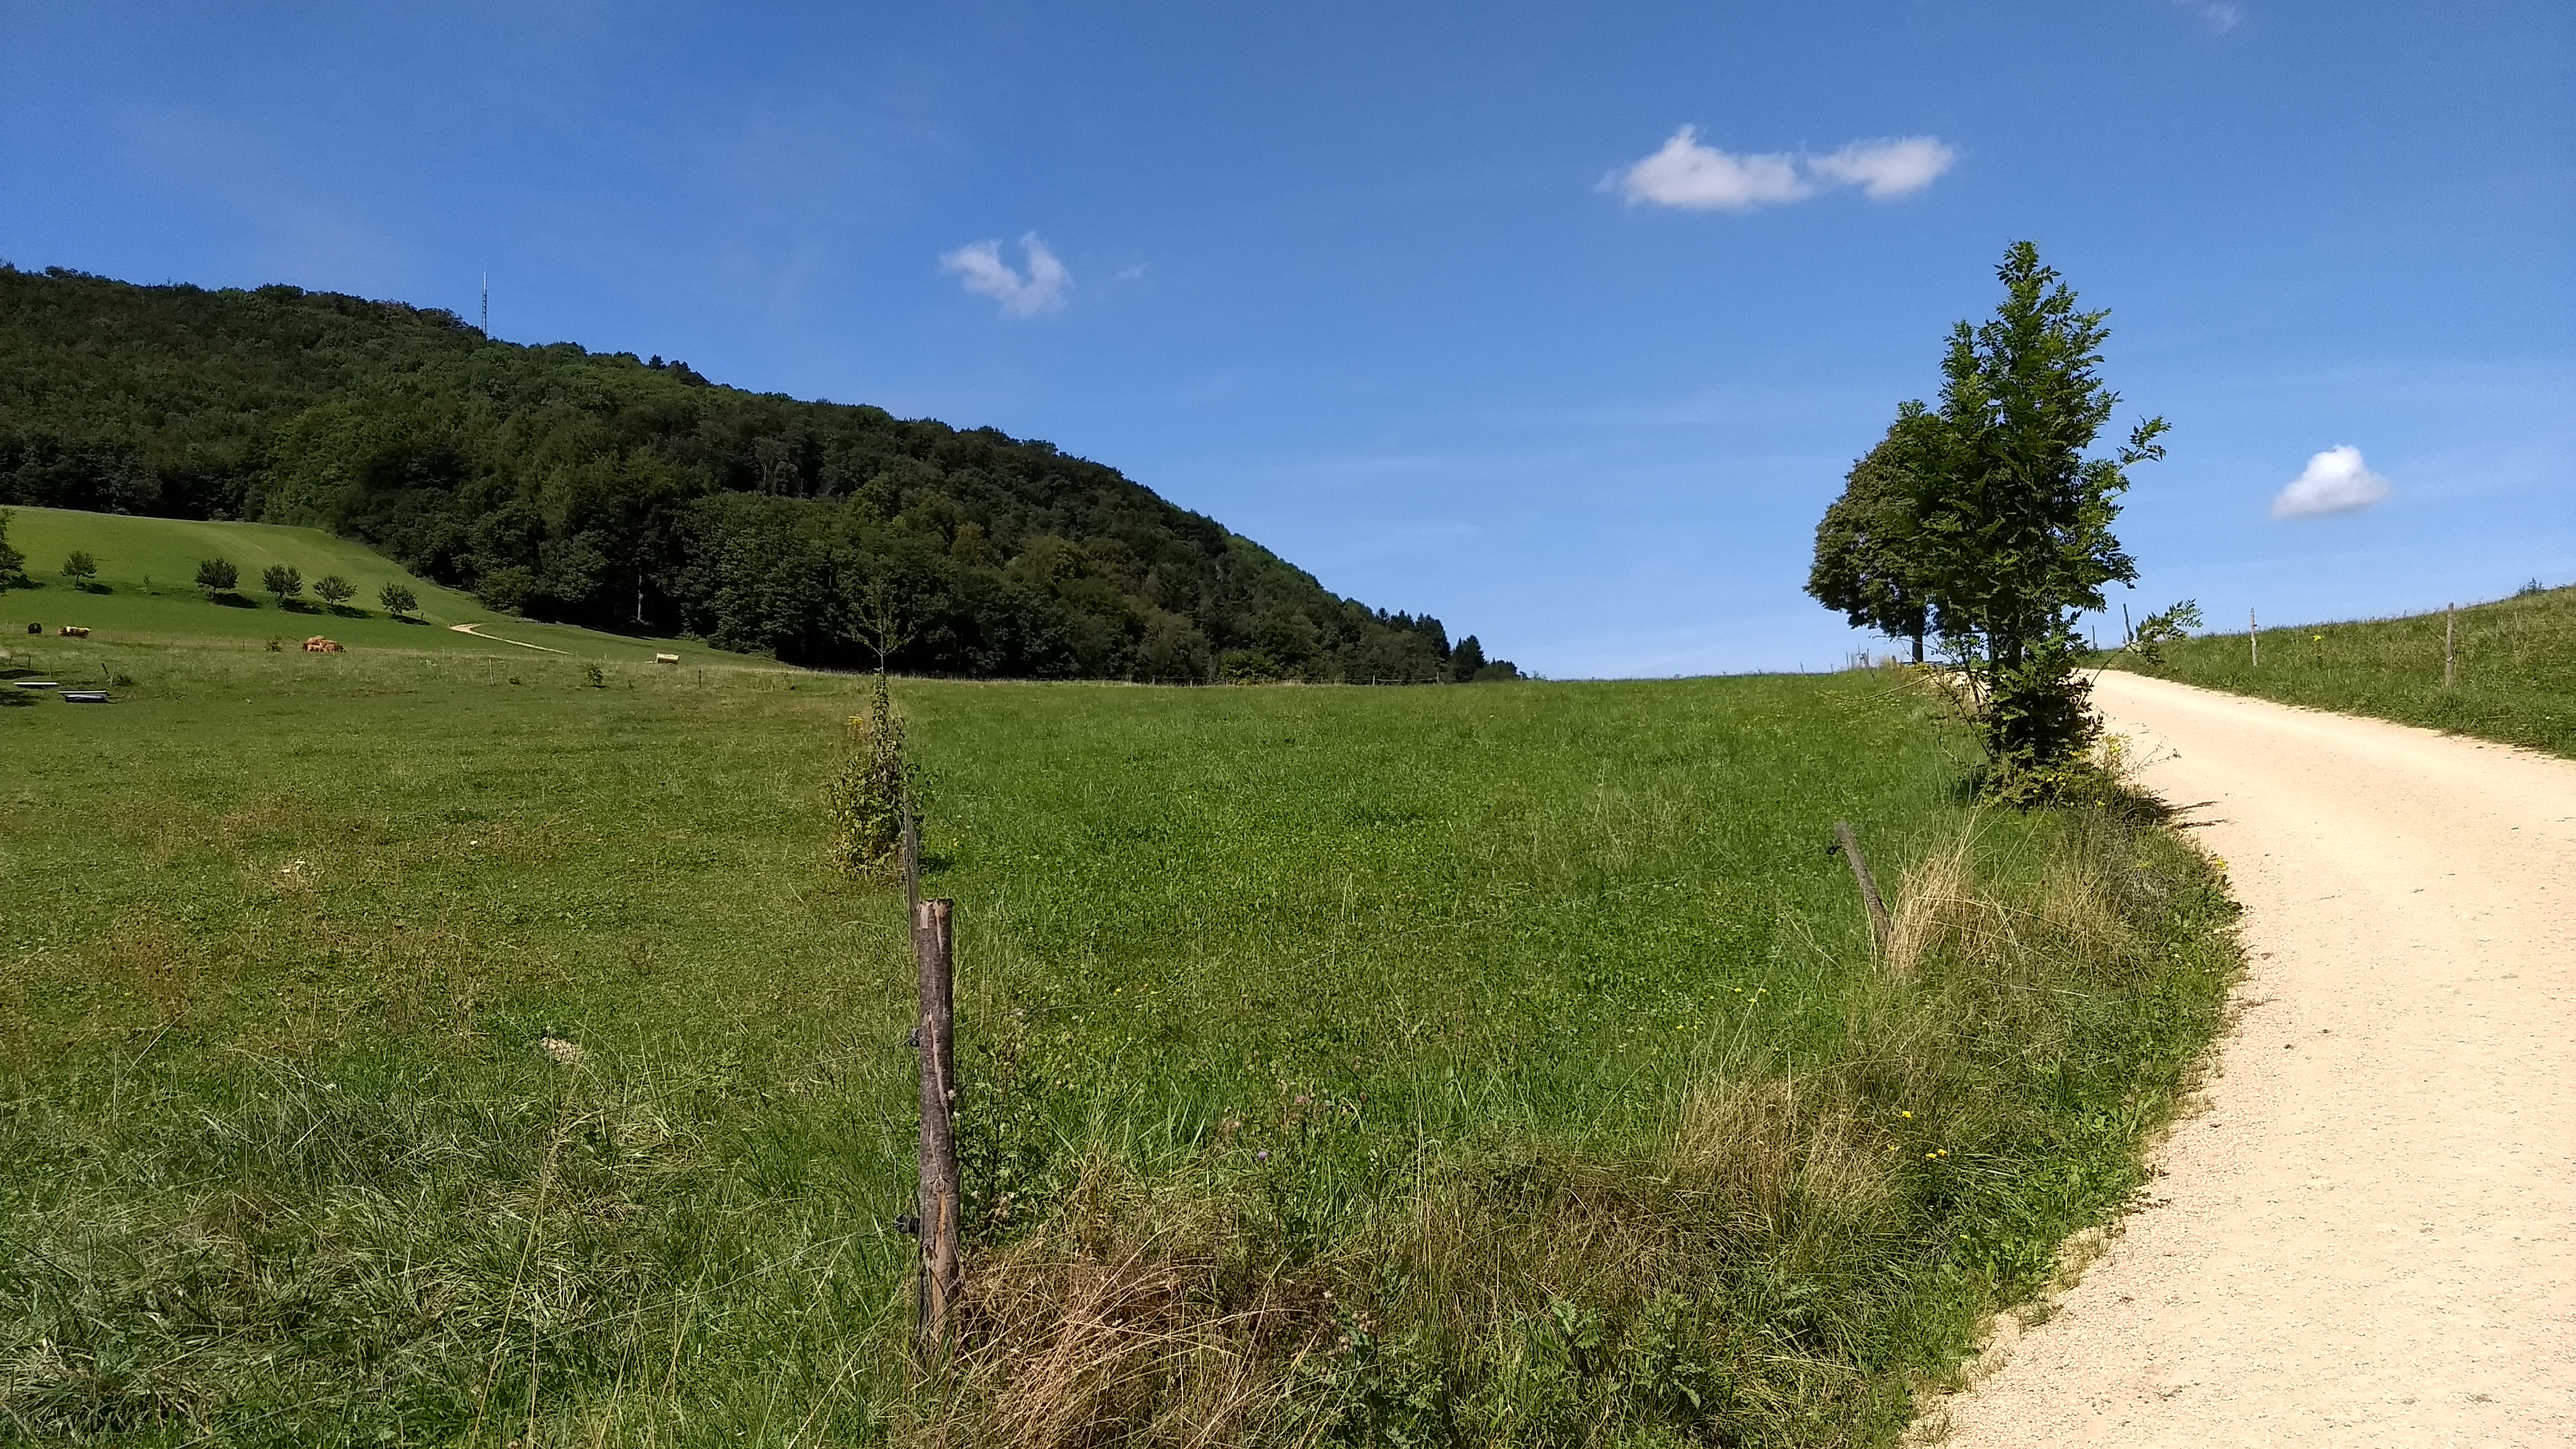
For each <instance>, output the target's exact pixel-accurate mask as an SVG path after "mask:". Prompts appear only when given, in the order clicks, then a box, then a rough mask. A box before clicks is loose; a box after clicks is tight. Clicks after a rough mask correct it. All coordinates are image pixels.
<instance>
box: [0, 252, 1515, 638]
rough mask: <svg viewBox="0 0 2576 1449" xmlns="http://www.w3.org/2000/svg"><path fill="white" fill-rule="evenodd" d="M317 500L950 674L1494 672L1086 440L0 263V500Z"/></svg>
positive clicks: (124, 506) (464, 562)
mask: <svg viewBox="0 0 2576 1449" xmlns="http://www.w3.org/2000/svg"><path fill="white" fill-rule="evenodd" d="M9 503H22V504H28V505H35V506H44V507H54V508H81V509H91V510H96V511H103V512H116V513H136V514H153V515H160V516H165V517H174V518H211V519H225V518H239V519H250V520H254V521H260V522H269V523H288V524H303V525H311V526H317V527H323V528H329V529H333V530H335V531H337V532H339V533H341V534H344V535H347V536H349V537H353V538H357V539H360V540H363V541H364V542H366V543H368V544H369V545H371V546H373V547H375V548H378V549H380V550H382V551H384V552H385V553H387V554H389V555H391V556H392V557H394V558H396V559H398V560H400V561H401V562H402V563H403V564H404V565H405V566H406V567H409V568H411V569H413V570H415V571H416V572H418V573H420V574H422V575H423V576H425V577H428V578H433V579H436V580H439V581H440V582H442V583H448V584H453V585H456V586H458V587H462V588H468V589H471V590H473V591H474V592H475V593H476V594H477V595H478V596H479V597H480V598H481V599H482V600H483V601H484V602H485V603H486V604H487V605H490V606H492V607H495V608H500V609H505V610H510V611H515V612H522V613H525V614H527V615H529V616H531V617H533V618H540V619H548V620H555V621H560V622H564V623H574V624H583V625H587V626H590V627H593V628H603V629H616V630H623V631H628V632H644V633H657V634H681V633H685V634H691V635H695V636H697V637H700V638H703V639H705V640H707V641H708V642H709V643H712V644H715V645H717V646H719V647H722V648H727V649H738V650H745V651H755V652H767V653H774V654H775V655H777V657H779V658H780V659H783V660H787V661H790V662H794V663H801V664H812V665H822V666H843V667H846V666H853V665H873V664H875V663H877V662H878V649H879V647H880V646H883V647H884V648H885V650H886V654H887V658H886V661H885V662H887V663H888V664H890V665H891V666H892V667H893V668H895V669H898V670H905V671H910V672H915V673H926V674H948V675H965V676H978V677H991V676H1019V677H1034V678H1048V677H1089V678H1107V679H1137V680H1151V681H1166V682H1199V681H1212V680H1262V679H1298V680H1310V681H1318V682H1323V681H1337V680H1339V681H1352V682H1360V683H1367V682H1379V681H1384V682H1404V683H1428V682H1437V681H1463V680H1476V679H1495V678H1511V677H1514V674H1515V671H1514V670H1513V668H1512V666H1511V665H1510V664H1509V663H1508V662H1506V661H1499V660H1497V661H1489V660H1487V659H1486V657H1485V655H1484V651H1483V649H1482V647H1481V645H1480V644H1479V642H1478V641H1477V640H1476V639H1475V638H1473V637H1472V636H1470V637H1468V638H1465V639H1461V640H1459V641H1458V642H1457V644H1456V645H1455V646H1454V647H1453V646H1452V645H1451V643H1450V641H1449V638H1448V634H1447V631H1446V630H1445V629H1444V628H1443V626H1442V625H1441V622H1440V621H1439V620H1438V619H1434V618H1431V617H1429V616H1427V615H1425V616H1420V617H1416V616H1413V615H1408V614H1402V613H1386V612H1383V611H1379V610H1373V609H1370V608H1368V607H1367V606H1365V605H1363V604H1360V603H1358V602H1356V601H1354V600H1349V599H1343V598H1340V597H1337V596H1335V595H1334V594H1332V593H1330V592H1328V591H1326V590H1325V589H1324V588H1323V587H1322V586H1321V585H1320V584H1318V583H1317V582H1316V581H1315V579H1314V578H1313V577H1312V576H1310V575H1308V574H1306V573H1304V572H1301V571H1300V570H1298V569H1296V568H1295V567H1293V566H1291V565H1290V564H1288V563H1286V562H1285V561H1283V560H1282V559H1280V558H1279V557H1278V556H1277V555H1275V554H1272V553H1271V552H1270V551H1269V550H1267V549H1265V548H1262V547H1261V546H1260V545H1259V544H1256V543H1253V542H1252V541H1251V540H1249V539H1246V538H1243V537H1240V536H1238V535H1236V534H1234V533H1231V532H1229V531H1227V530H1226V528H1225V527H1224V526H1223V525H1221V524H1219V523H1217V522H1216V521H1215V520H1214V519H1211V518H1207V517H1204V516H1202V515H1200V514H1196V513H1191V512H1189V511H1187V510H1185V509H1181V508H1177V507H1174V506H1173V505H1172V504H1170V503H1167V502H1165V501H1164V500H1163V499H1162V498H1160V497H1158V496H1157V495H1156V494H1154V493H1153V492H1152V491H1151V490H1150V489H1147V488H1145V487H1143V486H1142V485H1140V484H1137V483H1135V482H1132V481H1130V480H1129V479H1127V478H1126V477H1124V476H1123V475H1121V474H1120V473H1119V472H1118V471H1117V470H1116V469H1114V468H1109V467H1105V466H1103V465H1101V464H1098V463H1092V462H1086V461H1084V460H1082V459H1079V458H1073V457H1068V456H1066V455H1065V454H1063V453H1061V452H1058V451H1057V450H1056V449H1055V447H1054V446H1053V445H1051V444H1048V443H1043V442H1037V441H1028V440H1021V439H1014V438H1011V437H1008V436H1006V435H1004V434H1002V433H1000V432H997V431H994V430H992V429H989V428H979V429H973V430H968V431H960V430H958V429H956V428H952V427H949V426H947V425H946V424H943V423H939V422H934V421H928V420H905V419H899V418H896V417H894V416H892V415H890V414H888V413H887V412H885V411H884V410H882V409H879V408H873V407H864V406H847V405H841V404H834V403H819V402H798V401H795V400H793V399H790V398H787V397H783V396H778V395H774V394H761V393H750V392H744V391H742V390H740V389H736V388H729V387H722V386H718V385H716V384H714V383H711V382H709V381H708V380H707V379H706V378H704V377H701V376H700V375H698V374H697V373H696V372H694V371H692V370H690V368H689V367H688V365H687V364H685V363H682V362H677V361H668V362H666V361H664V360H663V359H662V358H659V357H653V358H637V357H635V356H634V355H632V354H629V353H591V352H586V351H584V350H583V349H582V348H580V347H578V346H576V345H573V344H571V343H554V344H551V345H548V346H542V347H525V346H519V345H516V344H512V343H505V342H496V341H492V340H490V339H488V338H486V337H485V336H483V334H482V333H481V332H480V331H479V330H478V329H476V328H475V327H473V326H471V325H469V324H467V323H466V322H464V321H462V320H461V319H459V318H458V317H456V316H455V315H454V314H453V313H450V312H446V311H441V310H438V309H434V308H419V307H411V306H406V305H404V304H402V303H398V302H375V301H367V300H363V299H360V298H356V297H348V296H341V295H337V294H332V293H323V292H306V291H303V290H302V289H300V288H296V287H288V286H272V287H262V288H259V289H257V290H256V291H240V290H223V291H209V290H206V289H203V288H199V287H192V286H185V285H176V286H162V287H143V286H135V285H132V284H130V283H125V282H118V281H113V280H110V279H107V278H103V277H93V276H88V275H85V274H82V273H78V272H72V271H66V270H64V269H62V268H49V269H47V270H46V271H44V272H41V273H38V272H24V271H19V270H16V269H15V268H12V267H9V266H7V265H6V264H5V263H0V504H9Z"/></svg>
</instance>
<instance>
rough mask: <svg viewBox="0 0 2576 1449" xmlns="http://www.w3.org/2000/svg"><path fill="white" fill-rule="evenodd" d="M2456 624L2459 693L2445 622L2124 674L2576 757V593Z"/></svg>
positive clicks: (2303, 629) (2535, 597)
mask: <svg viewBox="0 0 2576 1449" xmlns="http://www.w3.org/2000/svg"><path fill="white" fill-rule="evenodd" d="M2452 622H2454V624H2455V638H2454V640H2453V644H2452V651H2453V665H2454V668H2453V682H2452V683H2450V684H2448V685H2445V684H2444V683H2443V681H2442V635H2443V629H2444V625H2445V620H2444V618H2443V616H2442V615H2440V614H2417V615H2413V616H2411V617H2407V618H2402V619H2370V620H2363V621H2359V622H2353V623H2341V624H2302V625H2299V626H2298V627H2296V628H2288V629H2265V630H2263V631H2262V661H2261V663H2260V664H2259V665H2258V664H2257V663H2256V662H2255V660H2254V651H2253V649H2252V648H2251V647H2250V645H2249V643H2248V641H2247V639H2246V636H2245V635H2243V634H2232V635H2231V634H2210V635H2204V636H2202V637H2200V638H2197V639H2189V640H2185V641H2183V642H2182V643H2179V644H2174V645H2169V646H2167V649H2166V659H2165V662H2164V663H2163V664H2162V665H2160V666H2153V667H2150V666H2146V665H2140V664H2135V663H2129V662H2127V661H2123V667H2125V668H2133V669H2136V670H2137V671H2138V672H2139V673H2142V674H2151V675H2154V676H2156V677H2158V678H2161V679H2174V680H2179V681H2181V682H2182V683H2185V684H2196V685H2200V686H2202V687H2204V688H2207V689H2224V690H2227V691H2229V692H2231V693H2235V694H2250V695H2255V696H2258V697H2260V698H2263V699H2273V700H2279V701H2280V702H2281V703H2283V704H2298V705H2306V706H2308V707H2310V708H2312V709H2331V710H2340V711H2343V712H2344V713H2347V714H2366V715H2373V716H2376V717H2378V718H2380V719H2389V720H2395V721H2397V722H2399V723H2400V724H2411V725H2422V726H2424V727H2426V728H2428V729H2437V730H2452V731H2456V732H2458V733H2460V734H2464V735H2476V736H2478V737H2479V738H2481V739H2489V740H2497V741H2501V742H2503V743H2505V744H2511V745H2522V746H2524V747H2526V748H2529V749H2535V750H2546V751H2549V752H2551V753H2553V754H2560V755H2571V756H2576V587H2570V588H2558V589H2531V590H2526V591H2524V592H2522V593H2519V594H2516V595H2514V596H2513V597H2512V598H2509V599H2499V600H2497V601H2495V602H2494V603H2487V604H2471V605H2469V606H2468V607H2466V608H2463V609H2461V610H2460V611H2459V612H2458V616H2457V618H2456V620H2455V621H2452Z"/></svg>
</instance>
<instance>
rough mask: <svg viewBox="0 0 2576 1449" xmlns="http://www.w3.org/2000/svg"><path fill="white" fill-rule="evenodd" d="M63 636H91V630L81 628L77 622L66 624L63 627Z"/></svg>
mask: <svg viewBox="0 0 2576 1449" xmlns="http://www.w3.org/2000/svg"><path fill="white" fill-rule="evenodd" d="M61 637H63V638H65V639H86V638H88V637H89V631H88V630H87V629H84V628H81V627H80V626H79V625H77V624H65V625H64V626H63V628H62V636H61Z"/></svg>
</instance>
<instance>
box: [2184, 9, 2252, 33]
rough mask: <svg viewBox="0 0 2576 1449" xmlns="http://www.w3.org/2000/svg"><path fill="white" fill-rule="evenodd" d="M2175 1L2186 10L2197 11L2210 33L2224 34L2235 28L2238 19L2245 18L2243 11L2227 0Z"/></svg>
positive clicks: (2201, 21)
mask: <svg viewBox="0 0 2576 1449" xmlns="http://www.w3.org/2000/svg"><path fill="white" fill-rule="evenodd" d="M2176 3H2177V4H2179V5H2181V6H2182V7H2183V8H2184V9H2186V10H2190V11H2193V12H2195V13H2197V14H2198V15H2199V16H2200V23H2201V24H2203V25H2206V26H2208V27H2209V33H2210V34H2212V35H2225V34H2226V33H2227V32H2229V31H2231V30H2234V29H2235V28H2236V25H2237V22H2238V21H2241V20H2243V19H2244V18H2245V12H2244V11H2242V10H2239V9H2237V8H2236V6H2235V5H2233V4H2231V3H2229V0H2176Z"/></svg>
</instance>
